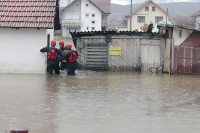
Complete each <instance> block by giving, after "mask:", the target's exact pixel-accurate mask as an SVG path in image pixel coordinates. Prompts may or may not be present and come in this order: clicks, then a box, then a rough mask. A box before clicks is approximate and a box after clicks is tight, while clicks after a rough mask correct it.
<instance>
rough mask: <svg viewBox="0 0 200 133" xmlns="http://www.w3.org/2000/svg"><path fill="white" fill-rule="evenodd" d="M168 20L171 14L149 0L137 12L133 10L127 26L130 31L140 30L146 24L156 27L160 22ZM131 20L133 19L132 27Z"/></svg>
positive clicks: (128, 17)
mask: <svg viewBox="0 0 200 133" xmlns="http://www.w3.org/2000/svg"><path fill="white" fill-rule="evenodd" d="M166 16H167V20H168V17H169V14H168V13H167V12H166V11H165V10H164V9H163V8H161V7H160V6H159V5H158V4H156V3H155V2H153V1H152V0H147V1H145V2H144V3H143V4H141V5H140V6H139V7H137V8H136V9H135V10H133V12H132V14H131V17H130V15H128V16H126V18H127V19H128V21H127V26H128V30H129V31H133V30H139V29H140V28H141V27H142V26H143V25H144V24H150V23H152V24H153V25H154V26H155V25H156V24H157V23H159V22H160V21H163V20H166ZM130 18H132V25H131V27H130Z"/></svg>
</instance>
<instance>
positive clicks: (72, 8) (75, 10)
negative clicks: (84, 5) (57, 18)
mask: <svg viewBox="0 0 200 133" xmlns="http://www.w3.org/2000/svg"><path fill="white" fill-rule="evenodd" d="M80 7H81V1H80V0H77V1H75V2H73V3H72V4H71V5H69V6H68V7H67V8H65V9H64V10H63V11H62V12H63V13H62V18H63V19H69V18H74V17H75V19H80V15H79V14H80V12H81V8H80ZM72 14H78V15H77V16H72Z"/></svg>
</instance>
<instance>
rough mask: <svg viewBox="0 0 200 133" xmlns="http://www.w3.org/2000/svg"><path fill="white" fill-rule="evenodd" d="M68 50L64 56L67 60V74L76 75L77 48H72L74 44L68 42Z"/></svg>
mask: <svg viewBox="0 0 200 133" xmlns="http://www.w3.org/2000/svg"><path fill="white" fill-rule="evenodd" d="M66 48H67V49H68V51H67V52H66V54H65V55H64V56H63V57H62V59H64V60H65V61H66V62H67V74H68V75H75V70H76V69H77V58H78V53H77V51H75V50H72V49H71V48H72V44H70V43H68V44H67V45H66Z"/></svg>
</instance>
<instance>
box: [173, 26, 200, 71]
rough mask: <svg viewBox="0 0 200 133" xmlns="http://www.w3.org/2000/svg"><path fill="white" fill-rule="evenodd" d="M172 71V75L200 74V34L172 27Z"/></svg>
mask: <svg viewBox="0 0 200 133" xmlns="http://www.w3.org/2000/svg"><path fill="white" fill-rule="evenodd" d="M172 31H173V32H172V33H173V40H174V42H172V46H174V47H173V48H172V52H173V55H172V57H173V58H172V59H173V62H172V63H173V64H172V67H173V68H172V69H173V73H174V74H200V44H199V42H200V38H199V36H200V32H199V31H197V30H195V29H188V28H185V27H177V26H176V27H175V26H174V27H173V30H172Z"/></svg>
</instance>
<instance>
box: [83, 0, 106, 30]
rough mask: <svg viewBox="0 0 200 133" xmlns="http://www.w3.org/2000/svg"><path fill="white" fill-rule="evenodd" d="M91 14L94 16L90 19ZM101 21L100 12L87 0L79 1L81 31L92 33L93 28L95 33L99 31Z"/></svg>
mask: <svg viewBox="0 0 200 133" xmlns="http://www.w3.org/2000/svg"><path fill="white" fill-rule="evenodd" d="M86 4H88V6H86ZM85 14H89V17H86V16H85ZM92 14H95V17H92ZM92 21H95V24H92ZM101 21H102V13H101V11H100V10H99V9H98V8H97V7H96V6H95V5H94V4H92V3H91V2H89V1H88V0H81V31H92V27H95V30H96V31H98V30H101ZM87 27H89V30H87Z"/></svg>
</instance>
